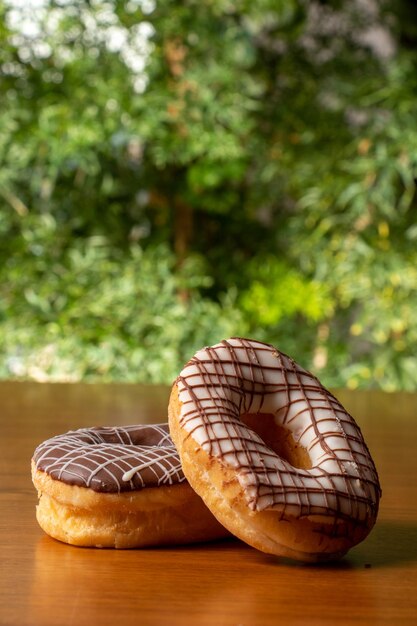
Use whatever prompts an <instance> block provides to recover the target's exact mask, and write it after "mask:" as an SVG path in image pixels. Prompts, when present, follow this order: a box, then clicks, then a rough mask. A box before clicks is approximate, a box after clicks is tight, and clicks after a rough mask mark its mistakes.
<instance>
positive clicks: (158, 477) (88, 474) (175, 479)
mask: <svg viewBox="0 0 417 626" xmlns="http://www.w3.org/2000/svg"><path fill="white" fill-rule="evenodd" d="M33 459H34V462H35V465H36V468H37V469H38V470H42V471H44V472H46V473H47V474H48V475H49V476H51V478H54V479H55V480H60V481H62V482H64V483H67V484H69V485H78V486H80V487H88V488H90V489H93V490H94V491H97V492H103V493H117V492H123V491H135V490H139V489H143V488H144V487H157V486H159V485H173V484H176V483H180V482H183V481H185V477H184V474H183V472H182V469H181V463H180V459H179V456H178V453H177V450H176V448H175V446H174V444H173V442H172V439H171V438H170V436H169V431H168V425H167V424H157V425H155V424H154V425H139V426H124V427H120V426H117V427H95V428H82V429H79V430H74V431H70V432H68V433H65V434H63V435H57V436H56V437H52V439H48V440H47V441H44V442H43V443H41V444H40V445H39V446H38V447H37V448H36V450H35V453H34V455H33ZM135 469H136V471H134V470H135ZM132 472H133V476H132V477H131V478H130V480H126V474H127V473H130V474H132Z"/></svg>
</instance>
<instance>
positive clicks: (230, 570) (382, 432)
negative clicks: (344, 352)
mask: <svg viewBox="0 0 417 626" xmlns="http://www.w3.org/2000/svg"><path fill="white" fill-rule="evenodd" d="M168 395H169V389H168V388H166V387H144V386H140V387H139V386H128V385H126V386H124V385H78V384H77V385H49V384H46V385H41V384H37V383H6V382H5V383H0V419H1V456H0V472H1V482H0V516H1V518H0V524H1V525H0V559H1V561H0V563H1V565H0V567H1V570H0V624H1V625H2V626H12V625H16V626H26V625H45V626H46V625H51V626H61V625H62V626H64V625H65V626H70V625H72V624H74V625H76V626H84V625H87V624H88V625H90V626H91V625H95V624H97V625H100V626H106V625H112V626H113V625H115V626H122V625H125V624H126V625H130V624H132V625H133V624H135V625H144V626H146V625H148V624H149V625H164V624H167V625H168V624H169V625H174V626H176V625H185V626H188V625H193V626H198V625H215V626H223V625H224V626H252V625H260V626H270V625H271V626H272V625H276V624H286V625H287V624H300V625H305V624H307V625H310V624H311V625H316V624H317V625H319V624H326V625H327V624H328V625H330V624H331V625H332V626H333V625H334V624H338V625H341V624H356V625H358V626H361V625H363V626H364V625H365V624H366V625H367V626H369V625H370V624H387V625H388V624H389V625H393V624H395V625H396V624H417V593H416V590H417V480H416V478H417V471H416V470H417V448H416V441H417V394H416V395H414V394H393V395H387V394H383V393H379V392H349V391H345V390H342V391H339V392H336V395H337V396H338V397H339V399H340V400H341V401H342V402H343V403H344V404H345V406H346V407H347V408H348V409H349V410H350V412H351V413H352V414H353V415H354V416H355V418H356V420H357V421H358V423H359V425H360V427H361V428H362V431H363V433H364V436H365V439H366V441H367V443H368V445H369V447H370V449H371V453H372V455H373V457H374V460H375V463H376V465H377V468H378V470H379V474H380V479H381V484H382V489H383V496H382V501H381V510H380V516H379V519H378V522H377V525H376V527H375V528H374V530H373V532H372V533H371V535H370V536H369V537H368V539H367V540H366V541H365V542H363V543H362V544H361V545H359V546H357V547H356V548H354V549H353V550H351V552H350V553H349V554H348V555H347V556H346V557H345V558H344V559H343V560H342V561H340V562H339V563H335V564H332V565H327V566H317V565H302V564H299V563H293V562H290V561H286V560H283V559H278V558H275V557H270V556H267V555H264V554H262V553H260V552H258V551H256V550H254V549H252V548H250V547H248V546H246V545H244V544H243V543H241V542H239V541H237V540H228V541H223V542H217V543H212V544H199V545H195V546H182V547H175V548H169V549H167V548H163V549H146V550H129V551H116V550H97V549H86V548H75V547H71V546H67V545H65V544H62V543H59V542H57V541H54V540H53V539H50V538H49V537H47V536H46V535H45V534H44V533H43V532H42V530H41V529H40V528H39V526H38V525H37V522H36V519H35V505H36V500H37V498H36V493H35V490H34V488H33V487H32V483H31V480H30V459H31V456H32V453H33V450H34V448H35V447H36V445H38V444H39V443H40V442H42V441H43V440H44V439H47V438H49V437H51V436H53V435H55V434H58V433H62V432H65V431H67V430H70V429H75V428H81V427H84V426H93V425H119V424H135V423H153V422H154V423H155V422H162V421H166V407H167V402H168Z"/></svg>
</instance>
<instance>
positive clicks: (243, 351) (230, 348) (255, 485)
mask: <svg viewBox="0 0 417 626" xmlns="http://www.w3.org/2000/svg"><path fill="white" fill-rule="evenodd" d="M169 424H170V431H171V436H172V438H173V441H174V443H175V444H176V446H177V449H178V451H179V454H180V458H181V463H182V467H183V471H184V474H185V476H186V477H187V480H188V481H189V483H190V484H191V486H192V487H193V488H194V490H195V491H196V492H197V493H198V494H199V495H200V496H201V497H202V499H203V500H204V502H205V503H206V505H207V506H208V508H209V509H210V510H211V511H212V513H213V514H214V515H215V516H216V517H217V519H218V520H219V521H220V522H221V523H222V524H223V525H224V526H225V527H226V528H228V529H229V530H230V531H231V532H232V533H233V534H235V535H236V536H237V537H239V538H241V539H242V540H244V541H246V542H247V543H248V544H250V545H252V546H254V547H256V548H258V549H260V550H262V551H264V552H267V553H271V554H276V555H282V556H288V557H292V558H295V559H299V560H303V561H310V562H315V561H322V560H329V559H334V558H339V557H341V556H342V555H343V554H345V553H346V552H347V551H348V550H349V548H351V547H352V546H354V545H355V544H357V543H359V542H360V541H362V540H363V539H364V538H365V537H366V536H367V534H368V533H369V531H370V530H371V528H372V527H373V525H374V523H375V521H376V517H377V512H378V504H379V498H380V486H379V481H378V475H377V472H376V469H375V465H374V463H373V461H372V458H371V456H370V453H369V450H368V448H367V446H366V444H365V442H364V440H363V437H362V434H361V431H360V429H359V427H358V426H357V424H356V423H355V421H354V419H353V418H352V417H351V416H350V415H349V414H348V413H347V412H346V411H345V409H344V408H343V407H342V406H341V404H340V403H339V402H338V401H337V400H336V398H335V397H334V396H333V395H332V394H331V393H330V392H329V391H327V390H326V389H325V388H324V387H323V386H322V385H321V383H320V382H319V381H318V380H317V378H315V377H314V376H313V375H312V374H310V373H309V372H307V371H306V370H304V369H303V368H302V367H300V366H299V365H297V364H296V363H295V362H294V361H293V360H292V359H291V358H290V357H288V356H286V355H285V354H283V353H281V352H279V351H278V350H276V349H275V348H274V347H273V346H270V345H267V344H264V343H261V342H258V341H252V340H248V339H241V338H232V339H229V340H228V341H222V342H221V343H219V344H217V345H215V346H213V347H208V348H204V349H202V350H200V351H199V352H197V354H196V355H195V356H194V357H193V358H192V359H191V360H190V361H189V362H188V363H187V365H186V366H185V367H184V369H183V370H182V372H181V374H180V375H179V377H178V378H177V380H176V381H175V383H174V385H173V389H172V394H171V399H170V405H169Z"/></svg>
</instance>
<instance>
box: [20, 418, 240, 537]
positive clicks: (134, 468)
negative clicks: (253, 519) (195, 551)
mask: <svg viewBox="0 0 417 626" xmlns="http://www.w3.org/2000/svg"><path fill="white" fill-rule="evenodd" d="M32 478H33V483H34V485H35V487H36V488H37V490H38V494H39V504H38V506H37V512H36V515H37V519H38V522H39V524H40V526H41V527H42V528H43V530H44V531H45V532H46V533H48V534H49V535H51V536H52V537H54V538H55V539H59V540H60V541H64V542H66V543H70V544H74V545H78V546H95V547H115V548H136V547H144V546H152V545H161V544H178V543H190V542H194V541H205V540H210V539H217V538H219V537H224V536H225V535H226V534H228V533H227V531H226V530H225V529H224V528H223V527H222V526H221V525H220V524H219V523H218V522H217V521H216V519H215V518H214V517H213V516H212V514H211V513H210V512H209V511H208V509H207V508H206V507H205V505H204V504H203V502H202V500H201V498H199V496H197V495H196V494H195V493H194V491H193V490H192V489H191V487H190V486H189V484H188V483H187V481H186V479H185V476H184V474H183V471H182V469H181V464H180V460H179V456H178V453H177V451H176V449H175V446H174V445H173V442H172V440H171V438H170V436H169V432H168V425H167V424H158V425H151V426H142V425H139V426H125V427H114V428H112V427H102V428H84V429H80V430H76V431H71V432H68V433H66V434H63V435H58V436H56V437H53V438H52V439H48V440H47V441H45V442H43V443H42V444H40V445H39V446H38V447H37V448H36V450H35V453H34V455H33V459H32Z"/></svg>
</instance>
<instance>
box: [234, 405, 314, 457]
mask: <svg viewBox="0 0 417 626" xmlns="http://www.w3.org/2000/svg"><path fill="white" fill-rule="evenodd" d="M240 419H241V420H242V422H243V423H244V424H245V425H246V426H248V427H249V428H251V429H252V430H253V431H255V433H256V434H257V435H259V437H260V438H261V439H262V440H263V441H264V442H265V443H266V445H267V446H268V447H269V448H271V449H272V450H273V451H274V452H275V453H276V454H278V456H280V457H281V458H282V459H284V460H285V461H287V462H288V463H290V464H291V465H292V466H293V467H297V468H299V469H311V468H312V466H313V465H312V462H311V458H310V455H309V454H308V452H307V450H306V449H305V448H304V447H303V446H301V445H300V444H299V443H298V442H297V441H296V440H295V439H294V437H293V435H292V433H291V431H290V430H288V429H287V428H284V426H281V425H280V424H277V423H276V421H275V417H274V415H272V414H270V413H245V414H244V415H241V416H240Z"/></svg>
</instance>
